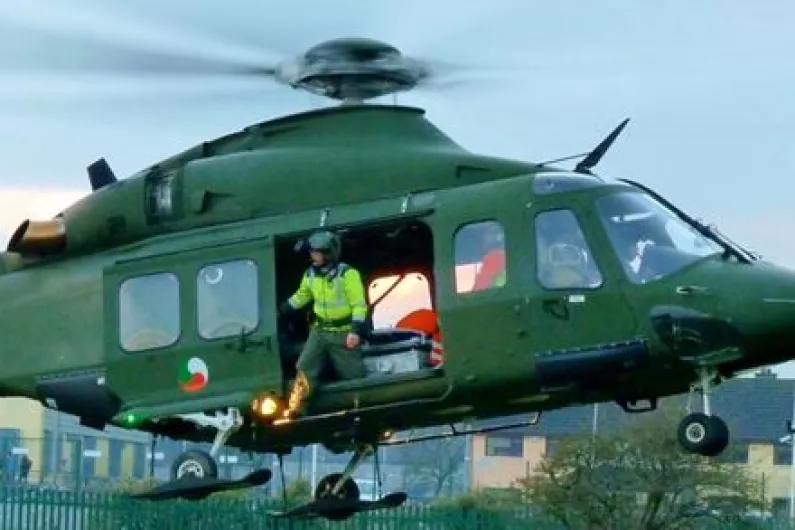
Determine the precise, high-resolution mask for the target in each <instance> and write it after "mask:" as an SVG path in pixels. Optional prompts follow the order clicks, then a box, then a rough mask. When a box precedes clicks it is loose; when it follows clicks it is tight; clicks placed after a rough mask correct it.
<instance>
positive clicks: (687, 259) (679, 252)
mask: <svg viewBox="0 0 795 530" xmlns="http://www.w3.org/2000/svg"><path fill="white" fill-rule="evenodd" d="M596 211H597V213H598V215H599V218H600V220H601V221H602V224H603V225H604V227H605V230H606V231H607V235H608V237H609V238H610V242H611V244H612V245H613V248H614V250H615V252H616V254H618V258H619V261H620V262H621V264H622V266H623V267H624V270H625V271H626V273H627V276H628V277H629V279H630V280H631V281H632V282H634V283H647V282H650V281H654V280H659V279H660V278H664V277H666V276H669V275H671V274H673V273H675V272H677V271H679V270H681V269H682V268H684V267H686V266H688V265H690V264H691V263H694V262H696V261H698V260H700V259H703V258H705V257H708V256H713V255H716V254H720V253H722V251H723V248H722V247H721V246H720V245H718V244H717V243H716V242H714V241H712V240H710V239H707V238H706V237H704V236H703V235H701V234H700V233H699V232H698V231H696V229H695V228H693V227H692V226H690V225H689V224H688V223H686V222H685V221H683V220H682V219H681V218H680V217H678V216H677V215H676V214H675V213H674V212H672V211H671V210H669V209H668V208H666V207H665V206H663V205H662V204H660V203H659V202H658V201H656V200H655V199H654V198H653V197H651V196H649V195H647V194H645V193H639V192H618V193H615V194H612V195H607V196H604V197H600V198H599V199H597V200H596Z"/></svg>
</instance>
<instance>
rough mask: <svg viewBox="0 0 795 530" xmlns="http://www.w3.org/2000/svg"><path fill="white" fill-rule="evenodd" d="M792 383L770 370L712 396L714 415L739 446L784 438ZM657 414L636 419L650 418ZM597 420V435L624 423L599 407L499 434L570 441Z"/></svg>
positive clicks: (616, 412)
mask: <svg viewBox="0 0 795 530" xmlns="http://www.w3.org/2000/svg"><path fill="white" fill-rule="evenodd" d="M794 395H795V380H793V379H779V378H778V377H777V376H776V375H775V374H774V373H773V372H772V371H771V370H770V369H763V370H761V371H760V372H757V373H756V374H755V375H754V376H753V377H743V378H737V379H732V380H729V381H726V382H724V383H723V384H721V385H719V386H717V387H716V388H714V389H713V391H712V399H711V403H710V404H711V407H712V412H713V413H714V414H716V415H718V416H720V417H721V418H723V420H725V421H726V423H727V424H728V426H729V429H730V430H731V435H732V440H733V441H737V442H758V441H771V442H772V441H776V440H778V439H779V438H781V437H782V436H784V435H785V434H786V428H787V420H789V419H791V418H792V416H793V396H794ZM686 403H687V395H681V396H672V397H669V398H665V399H662V400H660V402H659V405H660V406H664V405H673V406H681V407H682V413H683V414H684V410H685V409H684V407H685V405H686ZM692 404H693V409H694V410H696V411H698V410H700V397H699V396H698V395H695V396H694V398H693V401H692ZM656 413H657V412H649V413H645V414H638V415H637V416H639V417H648V416H649V415H651V414H656ZM594 415H596V421H597V429H598V430H600V431H605V430H614V429H618V428H620V423H621V422H622V421H626V419H627V417H629V416H634V415H630V414H627V413H626V412H624V410H623V409H621V407H619V406H618V405H617V404H615V403H600V404H599V406H598V407H594V406H593V405H583V406H577V407H569V408H565V409H559V410H554V411H551V412H545V413H543V414H542V416H541V421H539V423H538V425H535V426H529V427H521V428H513V429H506V430H504V431H498V432H500V433H502V434H522V435H525V436H550V437H556V436H571V435H577V434H581V433H583V432H589V431H590V430H591V429H592V428H593V422H594ZM521 420H522V416H508V417H503V418H495V419H492V420H485V421H480V422H478V423H476V424H475V427H477V428H483V427H489V426H497V425H505V424H507V423H513V422H516V421H521Z"/></svg>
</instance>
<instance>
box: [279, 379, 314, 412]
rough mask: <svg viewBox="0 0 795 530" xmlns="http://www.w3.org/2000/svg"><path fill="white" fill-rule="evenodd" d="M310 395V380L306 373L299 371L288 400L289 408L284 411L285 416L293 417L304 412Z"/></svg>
mask: <svg viewBox="0 0 795 530" xmlns="http://www.w3.org/2000/svg"><path fill="white" fill-rule="evenodd" d="M308 396H309V380H308V379H307V378H306V375H305V374H304V373H303V372H301V371H299V372H298V375H297V376H296V378H295V382H294V383H293V389H292V391H291V392H290V398H289V400H288V401H287V410H285V411H284V416H285V418H291V417H295V416H298V415H300V414H302V413H303V406H304V401H305V400H306V398H307V397H308Z"/></svg>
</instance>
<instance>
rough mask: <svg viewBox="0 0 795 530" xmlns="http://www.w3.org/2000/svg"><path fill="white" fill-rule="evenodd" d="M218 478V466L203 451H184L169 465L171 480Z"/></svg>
mask: <svg viewBox="0 0 795 530" xmlns="http://www.w3.org/2000/svg"><path fill="white" fill-rule="evenodd" d="M202 478H218V464H216V463H215V459H214V458H213V457H212V456H210V455H209V454H208V453H206V452H204V451H186V452H184V453H182V454H181V455H179V456H178V457H177V458H176V459H175V460H174V463H173V464H171V480H172V481H175V482H176V481H179V480H191V479H202Z"/></svg>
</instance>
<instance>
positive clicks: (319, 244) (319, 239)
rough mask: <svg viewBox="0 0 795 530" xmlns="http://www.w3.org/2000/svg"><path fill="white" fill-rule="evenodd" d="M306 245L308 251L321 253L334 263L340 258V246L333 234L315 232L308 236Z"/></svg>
mask: <svg viewBox="0 0 795 530" xmlns="http://www.w3.org/2000/svg"><path fill="white" fill-rule="evenodd" d="M308 243H309V250H310V251H312V250H314V251H317V252H322V253H323V254H325V255H326V256H328V258H329V259H331V260H332V261H336V260H338V259H339V258H340V251H341V250H342V248H341V247H342V244H341V242H340V238H339V237H338V236H337V235H336V234H334V233H333V232H329V231H328V230H324V231H321V232H315V233H314V234H312V235H311V236H309V240H308Z"/></svg>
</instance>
